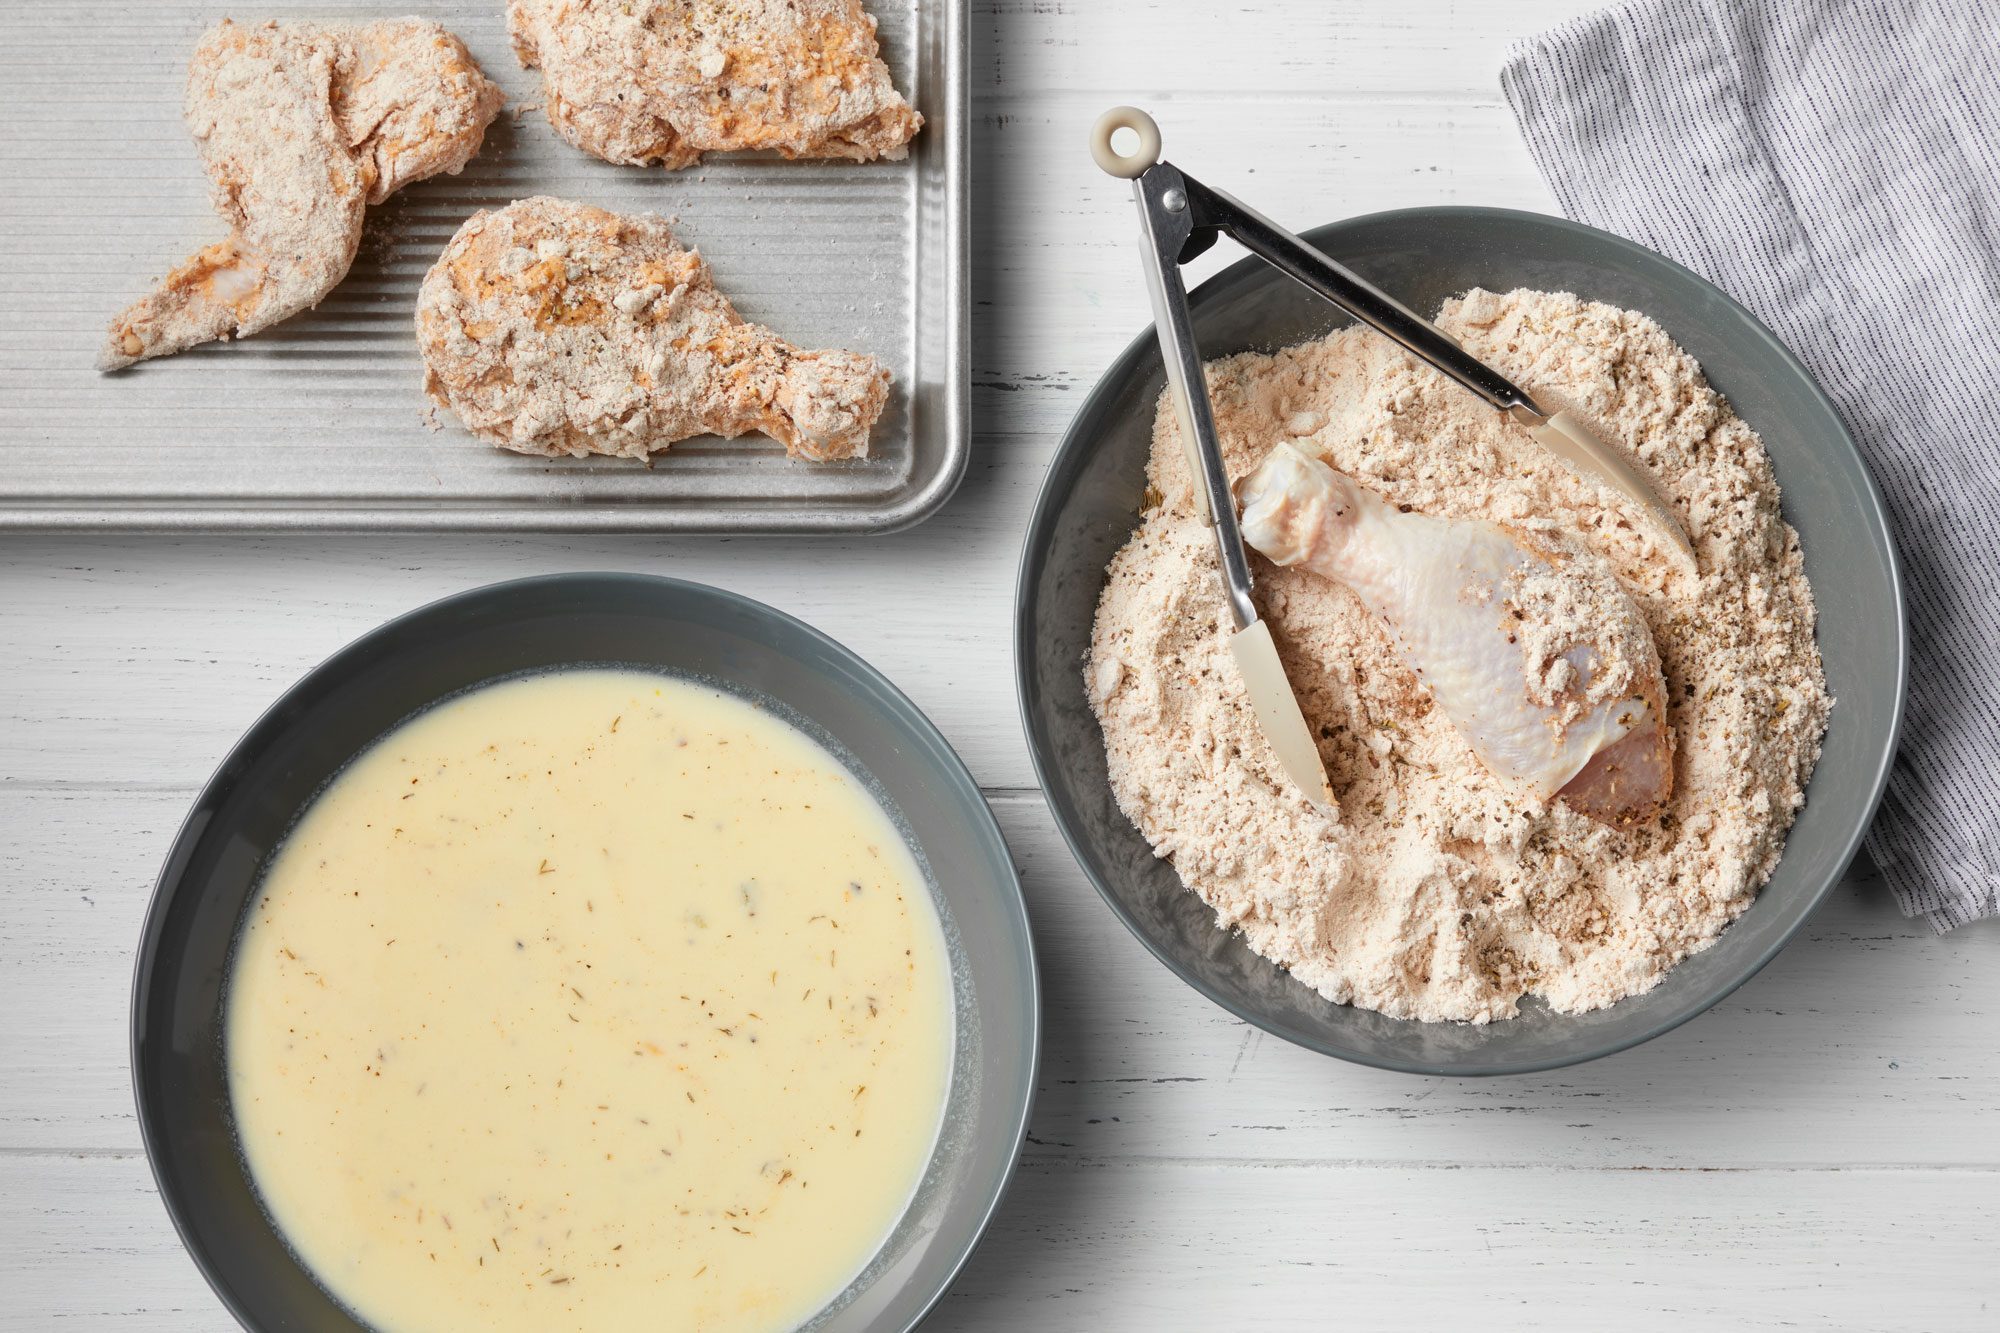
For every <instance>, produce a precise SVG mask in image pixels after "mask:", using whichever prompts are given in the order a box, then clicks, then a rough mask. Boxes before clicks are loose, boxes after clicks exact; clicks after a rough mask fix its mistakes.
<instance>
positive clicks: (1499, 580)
mask: <svg viewBox="0 0 2000 1333" xmlns="http://www.w3.org/2000/svg"><path fill="white" fill-rule="evenodd" d="M1238 493H1239V498H1241V500H1242V501H1243V537H1244V540H1246V541H1247V542H1249V543H1250V544H1251V545H1252V546H1254V547H1256V548H1257V550H1259V551H1261V552H1262V553H1263V554H1264V555H1265V556H1267V557H1268V558H1269V559H1271V560H1272V561H1274V562H1275V563H1277V564H1280V565H1299V566H1303V567H1304V568H1306V569H1309V570H1311V571H1312V572H1313V573H1315V574H1319V575H1321V576H1323V577H1325V578H1329V579H1334V580H1336V581H1338V582H1340V583H1344V584H1346V585H1347V586H1348V587H1349V588H1352V589H1353V590H1354V592H1355V594H1356V595H1357V596H1359V597H1360V598H1361V600H1362V602H1363V603H1364V604H1365V605H1366V606H1368V608H1369V609H1370V610H1372V611H1374V612H1375V613H1376V614H1377V615H1379V616H1381V617H1382V618H1383V619H1384V620H1386V621H1388V623H1389V626H1390V628H1391V630H1393V631H1394V633H1395V636H1396V639H1397V641H1398V643H1399V644H1400V646H1401V649H1402V653H1403V657H1404V659H1405V660H1406V661H1407V662H1408V663H1409V664H1410V666H1411V667H1412V668H1413V669H1414V670H1415V671H1416V672H1417V674H1418V675H1419V676H1420V677H1421V678H1422V679H1423V681H1424V683H1425V684H1426V685H1428V686H1429V687H1430V692H1431V696H1432V698H1434V699H1435V700H1436V701H1437V704H1438V707H1439V708H1441V709H1442V710H1443V711H1444V715H1445V716H1446V717H1447V718H1449V719H1450V720H1451V722H1452V724H1453V725H1454V726H1455V727H1457V728H1458V731H1459V734H1460V735H1462V736H1464V737H1465V739H1466V742H1467V743H1468V744H1469V745H1471V747H1472V749H1473V752H1474V753H1475V754H1477V755H1478V756H1479V758H1480V760H1481V762H1483V763H1484V764H1485V765H1486V766H1487V767H1488V768H1490V769H1492V770H1493V771H1494V772H1496V773H1498V774H1500V775H1502V776H1503V777H1507V778H1511V779H1514V780H1516V781H1519V782H1521V783H1524V784H1526V785H1527V786H1528V787H1529V788H1530V789H1531V790H1533V791H1534V793H1535V794H1536V795H1537V796H1538V797H1540V798H1542V799H1545V800H1546V799H1548V798H1549V797H1551V796H1559V797H1561V798H1562V800H1563V801H1564V802H1566V803H1567V804H1568V805H1569V806H1570V807H1571V808H1572V809H1575V810H1577V811H1579V812H1581V813H1583V814H1586V815H1588V816H1590V817H1591V818H1592V819H1596V820H1599V821H1601V822H1603V823H1606V824H1611V825H1627V824H1633V823H1638V822H1641V821H1644V820H1649V819H1651V818H1653V817H1654V816H1655V815H1656V814H1658V813H1659V810H1660V807H1661V806H1662V804H1663V803H1664V802H1665V801H1666V799H1667V797H1668V795H1669V794H1671V792H1672V790H1673V781H1674V770H1673V741H1672V737H1671V734H1670V732H1669V731H1668V728H1667V725H1666V709H1665V700H1666V685H1665V682H1664V680H1663V679H1662V677H1661V674H1660V656H1659V649H1658V648H1657V646H1656V645H1655V644H1654V642H1653V636H1652V632H1651V631H1650V630H1649V629H1648V628H1647V625H1646V621H1645V618H1644V617H1643V616H1642V615H1641V614H1640V613H1639V608H1638V607H1637V606H1635V605H1634V604H1633V602H1632V599H1631V598H1630V597H1628V596H1627V595H1626V594H1625V592H1624V590H1623V589H1621V588H1620V587H1619V586H1618V585H1617V583H1616V581H1615V580H1613V579H1612V578H1611V577H1610V575H1609V574H1607V573H1603V572H1600V571H1595V570H1592V569H1590V568H1588V567H1586V566H1585V565H1583V564H1581V563H1580V562H1570V561H1564V562H1560V563H1559V562H1557V561H1556V560H1553V559H1551V558H1549V557H1547V556H1544V555H1542V554H1540V553H1538V552H1537V551H1535V550H1532V549H1530V548H1529V547H1528V546H1526V545H1524V544H1523V543H1522V542H1521V541H1519V540H1518V539H1517V538H1516V537H1515V536H1514V535H1513V534H1511V533H1510V532H1509V531H1508V530H1507V529H1505V528H1502V527H1500V526H1498V525H1497V524H1493V523H1485V522H1478V521H1464V520H1452V519H1440V518H1432V517H1429V516H1427V515H1423V514H1405V513H1402V512H1400V511H1399V510H1397V509H1396V508H1395V507H1394V506H1392V505H1389V504H1387V503H1386V502H1384V501H1383V500H1382V499H1381V498H1380V497H1378V496H1376V495H1375V494H1374V493H1372V492H1370V491H1367V490H1364V489H1362V488H1361V487H1359V486H1356V485H1355V484H1354V483H1353V482H1352V481H1350V480H1348V479H1347V478H1346V477H1344V476H1342V475H1341V474H1340V473H1338V472H1335V471H1334V470H1333V469H1332V468H1330V467H1328V466H1327V465H1326V464H1325V463H1322V462H1320V461H1319V460H1318V459H1315V458H1312V457H1310V456H1308V455H1307V454H1305V453H1303V452H1301V451H1300V450H1299V449H1297V448H1296V447H1294V446H1292V445H1290V444H1280V445H1279V446H1278V447H1277V448H1276V449H1274V450H1272V451H1271V453H1270V455H1269V456H1268V457H1266V458H1265V460H1264V461H1263V463H1262V464H1261V465H1260V466H1259V467H1258V468H1257V470H1256V471H1255V472H1254V473H1252V474H1251V475H1250V476H1249V477H1247V478H1245V479H1244V481H1243V482H1242V483H1241V485H1240V486H1239V488H1238Z"/></svg>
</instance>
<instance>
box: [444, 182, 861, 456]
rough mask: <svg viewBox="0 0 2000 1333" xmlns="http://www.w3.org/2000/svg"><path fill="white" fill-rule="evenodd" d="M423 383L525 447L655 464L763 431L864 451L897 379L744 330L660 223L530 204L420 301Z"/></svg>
mask: <svg viewBox="0 0 2000 1333" xmlns="http://www.w3.org/2000/svg"><path fill="white" fill-rule="evenodd" d="M417 341H418V344H419V346H420V347H421V349H422V351H423V357H424V369H425V374H424V387H425V389H426V390H427V391H428V392H429V393H430V396H431V397H432V398H433V399H435V400H436V401H437V402H438V403H439V404H440V405H441V406H444V407H449V408H450V409H451V410H452V411H454V412H456V413H457V414H458V417H459V420H461V421H463V422H464V423H465V424H466V426H467V428H468V429H470V430H471V431H472V432H473V433H474V434H476V435H478V436H480V437H481V438H482V439H485V440H490V441H491V442H492V443H494V444H497V445H499V446H501V447H502V448H504V449H512V450H514V451H515V452H517V453H523V454H544V455H549V456H561V455H568V456H570V457H577V458H580V457H583V456H584V455H586V454H612V455H618V456H623V457H626V458H644V457H646V455H648V454H649V453H652V452H653V451H655V450H658V449H664V448H666V447H667V446H668V445H670V444H672V443H673V442H674V441H676V440H683V439H686V438H687V437H689V436H691V435H702V434H713V435H724V436H735V435H742V434H744V433H745V432H746V431H753V430H754V431H762V432H763V433H764V434H766V435H769V436H771V437H772V438H773V439H776V440H778V441H780V442H781V443H782V444H783V445H784V446H785V448H786V449H787V450H788V451H789V452H790V453H792V454H793V455H795V456H797V457H801V458H809V459H813V460H815V461H823V460H826V459H834V458H854V457H859V456H861V455H863V454H866V453H867V452H868V432H869V429H870V428H871V427H872V426H873V425H874V424H875V419H876V418H877V417H879V416H881V415H882V407H883V405H884V404H885V403H886V402H887V401H888V397H889V372H888V371H887V370H884V369H883V368H882V365H881V363H880V362H878V361H877V360H875V358H874V357H872V356H865V355H863V354H861V353H859V352H842V351H824V352H814V351H806V350H804V349H802V348H798V347H794V346H792V345H791V344H790V343H788V342H786V341H785V340H784V339H783V338H780V337H779V336H778V335H777V334H775V333H773V332H772V331H771V330H769V329H767V328H765V327H763V326H762V325H761V324H746V323H744V322H743V319H742V317H741V316H739V315H738V314H737V313H736V309H735V307H734V306H732V305H730V303H729V298H728V297H726V296H724V295H723V294H722V293H721V292H719V291H717V290H716V287H715V281H714V279H713V278H712V277H711V276H710V275H709V271H708V264H707V263H706V262H705V261H704V260H703V259H702V257H701V256H700V255H699V254H697V253H696V252H695V251H693V250H687V249H683V248H682V247H681V245H680V244H679V243H678V242H677V241H675V240H674V236H673V233H672V232H671V231H669V230H668V229H667V224H666V223H665V222H663V221H661V220H660V219H659V218H657V217H653V216H651V215H650V214H642V215H640V216H637V217H621V216H620V215H619V214H616V213H607V212H606V211H605V210H603V209H601V208H591V207H588V206H587V205H584V204H573V203H568V202H566V201H564V200H561V199H548V198H535V199H521V200H517V201H515V202H514V203H511V204H509V205H507V207H505V208H503V209H501V210H500V211H499V212H497V213H476V214H474V215H473V216H472V217H471V218H470V219H468V220H467V222H466V223H465V225H464V226H462V227H460V228H459V229H458V234H457V235H456V236H454V237H452V238H451V243H450V244H449V245H447V246H446V247H445V249H444V254H443V255H442V256H440V257H439V259H438V262H437V263H436V265H435V266H433V267H432V269H431V271H430V273H429V274H428V275H426V277H425V278H424V285H423V288H422V290H421V291H419V292H418V294H417Z"/></svg>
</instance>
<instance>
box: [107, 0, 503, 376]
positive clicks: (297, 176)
mask: <svg viewBox="0 0 2000 1333" xmlns="http://www.w3.org/2000/svg"><path fill="white" fill-rule="evenodd" d="M504 100H505V99H504V97H503V95H502V94H501V92H500V89H499V87H498V86H497V85H495V84H494V83H492V82H491V81H490V80H488V79H487V78H486V76H485V75H484V74H482V73H481V72H480V70H479V66H478V65H477V64H476V63H475V62H474V61H473V59H472V56H471V54H470V53H469V52H467V51H466V49H465V46H464V44H463V43H462V42H460V41H459V40H458V38H457V37H454V36H453V35H452V34H451V33H449V32H447V31H446V30H445V29H443V28H441V27H439V26H438V25H437V24H435V23H429V22H425V21H423V20H421V19H388V20H383V21H381V22H377V23H363V24H341V25H316V24H303V23H288V24H285V25H283V26H280V25H278V24H276V23H263V24H257V25H246V24H240V23H232V22H230V21H229V20H228V19H224V20H223V21H222V22H221V23H219V24H217V25H216V26H215V27H214V28H211V29H210V30H209V31H208V33H207V34H206V35H205V36H203V38H202V39H201V42H200V44H199V45H198V46H196V48H195V53H194V58H193V59H192V60H191V61H190V62H189V64H188V83H187V98H186V106H185V114H186V118H187V124H188V129H189V131H190V132H191V133H192V134H193V135H194V138H195V142H196V143H197V144H198V145H200V148H201V156H202V162H203V165H204V166H205V167H206V168H207V170H208V174H209V177H210V179H211V180H212V181H213V182H214V199H215V210H216V212H218V213H220V214H221V215H222V217H223V220H224V221H226V222H227V223H228V224H229V236H228V238H227V239H225V240H222V241H219V242H217V243H216V244H214V245H210V246H208V247H206V248H204V249H202V250H201V251H199V252H197V253H196V254H195V255H194V257H193V258H191V259H189V260H187V261H186V262H185V263H183V264H181V265H180V266H179V267H178V268H176V269H174V270H173V271H172V272H171V273H169V274H168V275H167V277H166V279H165V280H164V281H163V282H162V283H161V284H160V286H159V288H158V289H157V290H155V291H154V292H153V293H152V294H151V295H150V296H147V297H145V298H143V299H142V300H140V301H138V302H136V303H134V304H133V305H131V306H130V307H128V308H127V309H126V310H125V311H123V312H122V313H121V314H120V315H119V316H118V318H117V319H115V320H113V321H112V324H111V331H110V334H109V336H108V337H107V338H106V340H105V344H104V349H103V351H102V352H101V353H100V354H99V357H98V366H99V368H100V369H103V370H116V369H118V368H120V367H122V366H129V365H131V364H132V363H133V362H135V361H141V360H144V359H146V358H148V357H155V356H166V355H168V354H169V353H172V352H179V351H182V350H184V349H186V348H189V347H192V346H194V345H196V344H197V343H204V342H209V341H211V340H213V339H216V338H230V337H236V338H243V337H248V336H249V335H250V334H253V333H257V332H259V331H261V330H263V329H267V328H269V327H270V326H271V325H273V324H276V323H277V322H279V321H280V320H283V319H286V318H288V317H290V316H292V315H295V314H297V313H298V312H299V311H301V310H304V309H307V308H309V307H311V306H314V305H317V304H318V303H319V301H320V299H321V298H322V297H324V296H325V295H326V294H327V293H328V292H329V291H331V290H333V287H334V286H335V284H337V283H338V282H339V281H340V280H341V279H342V278H343V277H345V276H347V270H348V268H349V267H350V266H351V265H352V264H353V262H354V253H355V250H356V249H357V248H358V247H359V245H360V243H361V223H362V214H363V212H364V210H365V209H366V207H367V206H368V205H369V204H379V203H381V202H382V201H383V200H384V199H387V198H388V197H389V196H390V195H391V194H393V193H394V192H395V191H396V190H398V189H400V188H402V187H403V186H404V185H407V184H409V183H410V182H411V181H415V180H422V179H423V178H424V177H426V176H433V175H436V174H438V173H439V172H456V171H458V170H459V169H460V168H462V167H463V166H464V165H465V164H466V163H467V162H468V161H470V160H471V159H472V156H473V154H474V153H477V152H478V151H479V144H480V141H481V139H482V138H483V137H484V135H485V132H486V127H487V125H488V124H490V123H491V122H492V120H493V117H494V116H495V115H497V114H499V111H500V107H501V105H502V103H503V102H504Z"/></svg>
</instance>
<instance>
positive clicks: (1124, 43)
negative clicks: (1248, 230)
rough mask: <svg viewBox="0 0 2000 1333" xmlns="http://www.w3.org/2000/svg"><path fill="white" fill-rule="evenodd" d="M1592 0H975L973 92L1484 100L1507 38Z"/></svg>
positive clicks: (1014, 96)
mask: <svg viewBox="0 0 2000 1333" xmlns="http://www.w3.org/2000/svg"><path fill="white" fill-rule="evenodd" d="M1596 7H1597V3H1596V0H1507V3H1505V4H1492V3H1480V2H1479V0H1473V2H1472V3H1464V2H1463V0H1460V2H1457V3H1451V2H1447V3H1411V2H1410V0H1320V2H1319V3H1304V4H1301V3H1297V2H1296V0H1237V2H1236V3H1234V4H1231V5H1229V6H1227V7H1226V8H1218V7H1200V6H1191V5H1189V4H1188V3H1187V0H1120V3H1117V4H1105V3H1102V0H1099V2H1098V3H1092V0H1073V2H1071V3H1063V2H1062V0H1056V2H1055V3H1051V0H987V3H986V4H983V5H979V6H976V7H975V14H976V15H977V21H976V22H975V25H974V28H973V32H974V38H973V41H974V47H973V59H974V62H975V64H979V63H988V62H990V63H988V68H989V70H990V75H989V77H990V78H991V80H992V84H991V86H990V87H989V88H988V89H987V91H986V93H985V96H986V97H987V98H989V99H1004V100H1006V101H1008V102H1009V103H1015V102H1021V101H1026V100H1028V99H1029V97H1030V95H1034V94H1041V93H1047V92H1057V91H1063V90H1066V89H1072V88H1091V89H1105V90H1116V91H1118V92H1119V94H1120V96H1121V97H1126V98H1136V97H1138V96H1140V95H1142V94H1143V95H1151V96H1153V97H1155V98H1164V97H1172V96H1179V95H1182V94H1185V93H1187V92H1190V91H1223V90H1231V91H1242V92H1247V93H1256V94H1262V95H1271V94H1299V93H1314V94H1330V93H1350V94H1351V93H1376V94H1381V93H1409V92H1466V91H1476V92H1478V93H1480V94H1483V95H1485V96H1487V97H1495V98H1497V96H1498V95H1499V88H1498V84H1497V80H1496V77H1495V75H1496V73H1497V71H1498V70H1499V68H1500V56H1501V52H1502V51H1503V50H1504V49H1505V48H1506V45H1507V43H1508V42H1510V41H1512V40H1514V39H1515V38H1517V37H1525V36H1527V35H1529V34H1531V33H1536V32H1540V31H1542V30H1543V29H1545V28H1548V27H1550V26H1552V25H1553V24H1556V23H1559V22H1561V21H1562V20H1564V19H1567V18H1570V17H1572V16H1574V15H1576V14H1580V13H1583V12H1584V11H1585V10H1589V9H1594V8H1596Z"/></svg>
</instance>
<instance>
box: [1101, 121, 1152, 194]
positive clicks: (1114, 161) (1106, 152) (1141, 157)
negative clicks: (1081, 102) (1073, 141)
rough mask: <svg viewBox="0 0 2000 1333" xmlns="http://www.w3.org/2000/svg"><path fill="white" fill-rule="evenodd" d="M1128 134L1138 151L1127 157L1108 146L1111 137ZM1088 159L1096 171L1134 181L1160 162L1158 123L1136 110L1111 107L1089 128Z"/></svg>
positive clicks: (1125, 154)
mask: <svg viewBox="0 0 2000 1333" xmlns="http://www.w3.org/2000/svg"><path fill="white" fill-rule="evenodd" d="M1120 130H1131V131H1132V132H1133V133H1134V134H1136V135H1138V136H1139V147H1138V148H1137V149H1136V150H1135V151H1133V152H1131V153H1129V154H1127V153H1121V152H1119V151H1118V150H1117V149H1116V148H1113V147H1112V146H1111V136H1112V135H1114V134H1116V133H1118V131H1120ZM1090 155H1091V157H1092V158H1094V159H1095V160H1096V162H1097V165H1098V167H1099V168H1100V169H1102V170H1103V171H1105V172H1108V173H1109V174H1111V175H1113V176H1117V177H1119V178H1120V179H1121V180H1128V181H1130V180H1137V179H1139V177H1141V176H1143V175H1145V174H1146V172H1147V170H1148V169H1149V168H1151V167H1152V166H1153V164H1154V163H1156V162H1158V161H1159V160H1160V126H1159V122H1158V121H1156V120H1154V119H1153V118H1152V117H1151V116H1149V115H1147V114H1146V113H1145V112H1143V111H1141V110H1140V109H1139V108H1138V107H1136V106H1114V107H1112V108H1111V109H1110V110H1109V111H1107V112H1105V113H1104V114H1103V115H1101V116H1099V117H1098V118H1097V123H1096V124H1095V125H1092V126H1091V127H1090Z"/></svg>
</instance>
